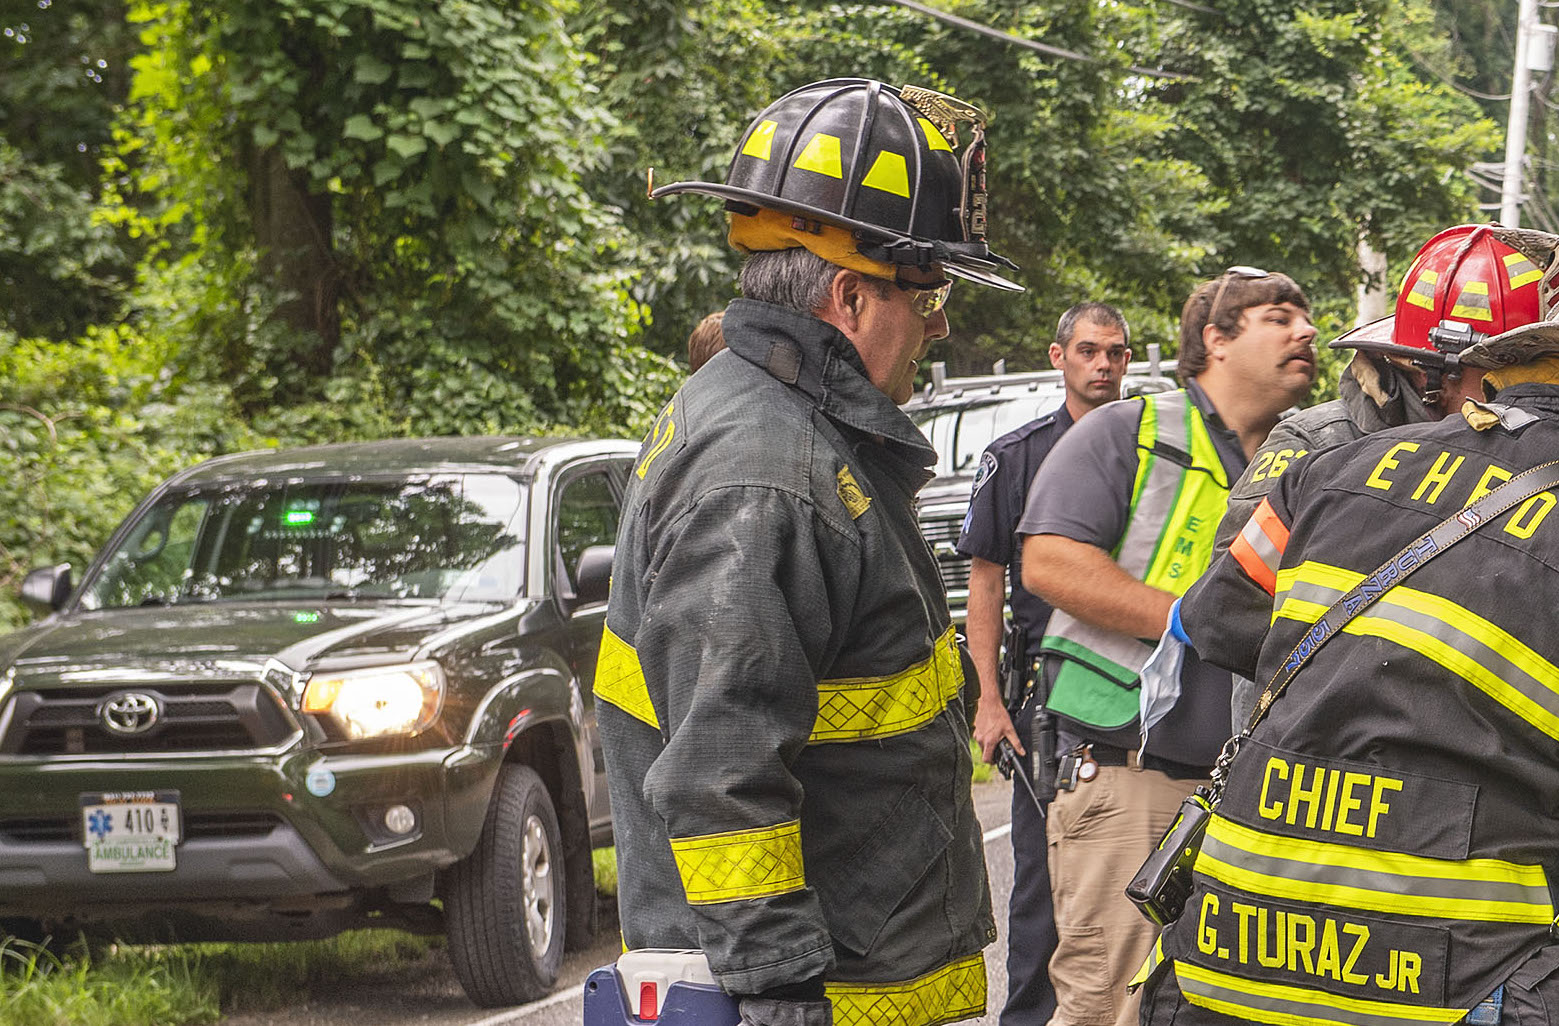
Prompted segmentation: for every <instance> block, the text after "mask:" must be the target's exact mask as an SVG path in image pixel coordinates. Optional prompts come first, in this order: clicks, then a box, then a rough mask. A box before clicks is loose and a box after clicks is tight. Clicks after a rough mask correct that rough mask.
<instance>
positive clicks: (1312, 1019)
mask: <svg viewBox="0 0 1559 1026" xmlns="http://www.w3.org/2000/svg"><path fill="white" fill-rule="evenodd" d="M1175 979H1176V982H1178V983H1179V985H1180V993H1182V994H1184V995H1185V998H1186V1000H1187V1001H1189V1002H1190V1003H1191V1004H1193V1005H1197V1006H1199V1007H1202V1008H1206V1009H1208V1010H1209V1011H1214V1012H1222V1013H1223V1014H1224V1015H1231V1016H1234V1017H1235V1018H1237V1019H1244V1020H1249V1021H1252V1022H1264V1023H1272V1024H1273V1026H1310V1024H1312V1023H1333V1024H1336V1026H1406V1024H1408V1023H1437V1022H1443V1023H1452V1022H1456V1021H1457V1020H1458V1019H1460V1018H1461V1017H1462V1016H1464V1015H1466V1014H1467V1009H1465V1008H1435V1007H1432V1006H1425V1005H1402V1004H1397V1003H1395V1002H1391V1001H1371V1000H1369V999H1367V998H1354V997H1343V996H1341V995H1338V994H1331V993H1328V992H1326V991H1323V990H1313V989H1311V988H1309V987H1293V986H1288V985H1285V984H1281V983H1260V982H1257V981H1256V980H1247V979H1244V978H1243V977H1239V976H1231V975H1229V974H1228V973H1221V972H1218V971H1216V970H1214V969H1206V968H1203V967H1202V966H1199V965H1192V964H1190V963H1188V962H1176V963H1175Z"/></svg>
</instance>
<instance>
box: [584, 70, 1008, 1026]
mask: <svg viewBox="0 0 1559 1026" xmlns="http://www.w3.org/2000/svg"><path fill="white" fill-rule="evenodd" d="M984 160H985V144H984V123H983V116H982V115H981V114H980V112H979V111H978V110H976V109H975V108H972V107H969V106H968V105H966V104H962V103H960V102H959V101H957V100H955V99H953V98H951V97H947V96H943V95H942V94H939V93H933V92H930V91H927V90H916V89H911V88H909V87H905V88H903V89H895V88H892V87H890V86H887V85H884V84H883V83H881V82H873V81H869V80H866V79H835V80H830V81H827V82H819V83H814V84H812V85H809V86H805V87H803V88H801V89H798V90H796V91H794V92H792V93H789V94H787V95H785V96H784V97H781V98H780V99H779V100H777V101H775V102H774V103H773V104H771V105H770V106H769V107H768V108H767V109H765V110H764V111H763V112H762V113H760V114H759V115H758V117H757V119H756V120H755V121H753V123H752V125H751V126H750V127H749V128H748V130H747V133H746V134H745V135H744V136H743V137H742V140H741V142H740V143H739V144H738V146H737V151H736V156H735V158H734V159H733V161H732V163H731V167H730V170H729V172H728V174H727V177H726V181H725V182H724V183H710V182H686V183H678V184H675V185H668V186H665V187H663V188H661V189H658V190H656V192H655V195H657V196H661V195H666V194H668V193H679V192H701V193H707V194H710V195H713V196H716V197H719V198H720V199H722V200H724V201H726V208H727V210H728V211H729V212H730V215H731V221H730V240H731V242H732V243H733V245H735V246H736V247H737V248H738V249H741V250H743V251H745V252H747V253H749V254H750V255H749V256H748V258H747V260H746V262H745V264H744V265H743V268H742V277H741V287H742V293H743V296H744V298H742V299H739V300H736V301H735V302H733V303H732V304H731V305H730V307H729V308H728V309H727V311H726V316H725V318H724V320H723V322H722V329H723V333H724V336H725V341H726V351H725V352H723V353H721V354H719V355H717V356H716V357H715V358H714V359H711V360H710V361H709V363H707V364H706V365H705V366H704V367H703V368H702V369H701V370H699V371H698V373H696V374H694V375H692V376H691V377H689V379H688V380H687V382H686V383H685V384H684V385H683V386H682V388H681V389H679V390H678V392H677V394H676V395H675V396H673V397H672V399H671V401H670V402H668V403H667V404H666V406H665V407H664V408H663V409H662V411H661V413H660V416H659V419H658V420H657V422H656V425H655V427H654V430H653V431H652V432H651V433H650V435H649V437H648V438H646V439H645V442H644V447H643V449H642V451H641V453H640V456H639V460H638V463H637V466H636V468H635V470H634V472H633V473H632V475H631V476H630V485H629V493H628V496H627V499H626V502H625V510H624V515H623V521H622V524H621V526H620V529H619V533H618V537H617V554H616V561H615V563H614V566H613V582H612V594H611V599H610V602H609V605H608V608H607V616H606V630H605V633H604V635H603V638H602V642H601V657H600V661H599V664H598V668H597V672H596V677H595V685H594V688H595V695H596V699H597V705H596V708H597V711H598V717H599V722H600V728H601V738H602V742H603V746H604V748H605V753H606V763H607V773H608V780H609V784H610V787H611V799H612V811H613V816H614V825H615V829H616V837H617V854H618V862H617V865H618V901H619V906H620V909H621V918H622V929H623V938H624V941H625V943H626V944H627V945H628V947H630V948H697V949H702V950H703V952H704V954H705V956H706V957H707V958H708V961H709V965H710V968H711V970H712V972H713V974H714V977H715V979H716V980H718V981H719V983H720V985H721V986H722V987H723V988H724V989H725V991H726V992H727V993H730V994H732V995H735V996H737V997H738V998H739V999H740V1007H741V1016H742V1020H743V1022H744V1023H746V1024H748V1026H828V1024H829V1023H830V1022H832V1021H834V1020H836V1019H837V1021H839V1022H840V1023H844V1024H856V1023H860V1024H865V1023H874V1022H893V1023H897V1024H900V1026H932V1024H937V1023H945V1022H955V1021H958V1020H960V1019H965V1018H971V1017H974V1016H978V1015H980V1014H982V1013H983V1012H984V1008H985V966H984V959H983V955H982V953H981V952H982V949H983V948H984V947H985V945H986V944H988V943H989V942H990V941H992V940H994V939H995V935H996V930H995V923H994V920H993V917H992V916H991V911H990V894H989V890H988V888H987V886H986V877H985V864H984V860H983V849H982V846H981V839H980V825H979V823H978V821H977V820H976V819H975V816H974V804H973V801H972V798H971V794H970V773H971V769H972V765H971V762H970V757H969V726H968V721H967V718H966V714H965V712H964V709H963V701H962V698H961V692H962V688H963V673H962V668H961V660H960V656H959V649H958V647H957V643H956V636H955V634H954V632H953V628H952V624H951V618H950V616H949V614H948V610H947V600H946V595H945V594H944V592H943V591H942V586H941V581H940V578H939V577H938V574H937V568H936V563H935V561H934V559H933V557H932V554H931V552H930V550H929V549H928V548H927V547H926V544H925V541H924V540H923V539H922V538H921V535H920V528H919V523H918V521H917V519H916V515H915V494H916V492H917V491H918V490H919V489H920V488H921V487H922V486H923V485H925V483H926V482H927V481H929V480H930V478H931V476H932V475H931V471H930V469H929V468H930V467H932V466H933V465H934V464H935V462H936V452H935V450H934V449H932V447H931V446H930V444H929V443H928V442H927V441H926V439H925V437H924V436H923V435H922V434H921V433H920V431H919V430H918V429H917V428H916V427H915V425H914V423H913V422H912V421H910V419H909V418H908V417H907V416H905V415H904V413H903V411H902V410H900V409H899V405H898V404H900V403H902V402H904V401H905V400H907V399H908V398H909V397H910V394H911V392H912V391H913V387H914V377H915V371H916V361H917V360H919V359H920V358H922V357H923V356H924V355H925V352H926V349H927V347H928V346H929V345H930V343H931V342H933V341H934V340H936V339H938V338H942V337H944V336H945V335H946V334H947V333H948V321H947V314H946V312H945V311H944V309H943V306H944V304H945V303H946V301H947V299H948V295H949V293H950V291H951V289H952V287H953V280H954V279H955V278H956V279H962V280H965V281H970V282H974V283H977V284H981V285H987V286H992V287H996V288H1002V289H1009V290H1015V289H1017V288H1018V286H1016V285H1014V284H1013V283H1012V282H1010V281H1008V280H1007V279H1006V278H1004V277H1002V274H1001V273H1000V272H1001V269H1002V261H1001V260H1000V258H998V257H996V256H995V255H994V254H992V253H991V251H990V249H989V248H988V247H987V245H986V242H985V238H984V231H985V219H986V209H985V200H986V196H985V164H984Z"/></svg>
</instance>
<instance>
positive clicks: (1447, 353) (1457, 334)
mask: <svg viewBox="0 0 1559 1026" xmlns="http://www.w3.org/2000/svg"><path fill="white" fill-rule="evenodd" d="M1491 337H1492V336H1490V335H1485V334H1484V333H1483V332H1481V331H1473V330H1472V325H1470V324H1462V323H1461V322H1460V321H1441V322H1440V323H1439V324H1438V325H1436V326H1435V327H1433V328H1430V329H1429V342H1430V344H1431V345H1433V346H1434V347H1435V355H1434V356H1433V357H1428V356H1426V357H1424V358H1421V359H1418V358H1415V359H1414V360H1413V363H1414V365H1415V366H1418V367H1422V368H1423V369H1424V394H1423V395H1422V396H1420V397H1419V398H1420V399H1422V400H1423V403H1424V405H1425V406H1438V405H1439V404H1440V399H1441V398H1442V396H1443V393H1444V390H1445V379H1446V378H1447V377H1455V376H1458V375H1460V374H1461V369H1462V360H1461V354H1462V352H1463V351H1464V350H1465V349H1467V348H1468V347H1469V346H1474V345H1477V344H1478V343H1480V342H1487V341H1488V340H1489V339H1490V338H1491Z"/></svg>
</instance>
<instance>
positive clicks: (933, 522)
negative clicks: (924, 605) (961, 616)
mask: <svg viewBox="0 0 1559 1026" xmlns="http://www.w3.org/2000/svg"><path fill="white" fill-rule="evenodd" d="M962 529H963V511H962V510H959V511H958V512H956V513H951V514H944V513H940V512H932V513H927V514H925V515H923V516H922V517H921V520H920V532H921V534H923V535H924V536H925V539H926V544H927V545H930V546H931V553H932V555H934V556H936V566H937V573H938V574H940V575H941V577H942V588H943V590H944V591H946V592H947V593H948V596H949V598H953V597H954V593H955V592H956V593H958V595H959V596H960V597H961V596H962V595H963V594H965V593H967V592H968V591H969V557H968V556H961V555H959V554H958V536H959V533H960V531H961V530H962ZM957 604H958V605H959V606H962V604H963V603H962V602H961V601H960V602H958V603H957Z"/></svg>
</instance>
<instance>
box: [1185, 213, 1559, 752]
mask: <svg viewBox="0 0 1559 1026" xmlns="http://www.w3.org/2000/svg"><path fill="white" fill-rule="evenodd" d="M1556 241H1559V240H1556V239H1555V237H1554V236H1552V235H1550V234H1548V233H1547V232H1538V231H1532V230H1529V229H1511V228H1503V227H1501V226H1499V225H1471V224H1465V225H1458V226H1456V227H1454V228H1447V229H1446V230H1445V231H1442V232H1440V233H1439V234H1437V235H1435V237H1434V238H1432V239H1430V240H1429V241H1428V242H1426V243H1425V244H1424V246H1423V248H1421V249H1420V250H1419V252H1418V256H1417V257H1416V258H1415V259H1414V263H1413V269H1412V270H1411V271H1410V272H1409V274H1408V275H1407V278H1406V280H1404V282H1403V286H1402V290H1401V292H1400V294H1399V296H1398V298H1397V305H1396V311H1395V313H1393V314H1392V315H1391V316H1389V317H1383V318H1381V319H1380V320H1377V321H1372V322H1370V323H1369V324H1365V325H1362V326H1360V327H1358V328H1355V329H1354V330H1352V331H1350V332H1348V333H1347V334H1345V335H1343V336H1341V337H1340V338H1338V339H1337V340H1335V341H1334V342H1332V343H1331V348H1333V349H1349V348H1351V349H1354V350H1355V353H1354V357H1353V361H1352V362H1351V363H1350V364H1349V365H1348V367H1347V368H1346V369H1345V370H1344V371H1343V374H1342V379H1341V380H1340V381H1339V382H1338V386H1337V387H1338V392H1340V393H1341V394H1340V396H1339V397H1338V398H1336V399H1333V400H1331V401H1330V402H1325V403H1321V404H1319V405H1316V406H1312V407H1310V408H1309V409H1306V410H1301V411H1299V412H1298V413H1296V414H1294V415H1293V416H1292V417H1285V418H1284V419H1283V420H1281V421H1279V422H1278V425H1277V427H1275V428H1273V429H1272V433H1271V434H1270V435H1268V436H1267V440H1266V442H1265V443H1264V444H1263V445H1262V446H1261V448H1260V449H1259V450H1258V451H1257V452H1256V455H1255V456H1253V457H1252V458H1251V461H1250V466H1248V467H1246V468H1245V473H1244V474H1243V475H1241V477H1240V479H1239V480H1238V481H1237V482H1235V484H1234V488H1233V489H1232V490H1231V491H1230V493H1229V508H1228V512H1227V513H1225V514H1224V518H1223V522H1222V523H1221V524H1219V525H1218V536H1217V539H1216V540H1215V541H1214V543H1213V556H1214V558H1216V557H1218V556H1221V555H1222V554H1223V553H1224V552H1225V551H1226V550H1227V549H1228V548H1229V546H1230V544H1232V543H1233V542H1234V540H1235V538H1236V537H1237V536H1238V535H1239V534H1240V532H1241V530H1243V529H1244V528H1245V526H1246V525H1247V524H1248V523H1249V522H1250V518H1251V514H1252V513H1254V512H1255V511H1256V506H1257V505H1258V504H1259V503H1260V502H1261V500H1262V499H1263V498H1265V497H1266V494H1267V493H1268V492H1269V491H1271V490H1272V489H1273V487H1275V486H1276V485H1277V483H1278V479H1279V478H1280V477H1282V476H1283V472H1284V471H1285V470H1287V469H1288V468H1289V467H1290V466H1291V465H1292V464H1294V463H1296V462H1297V461H1298V460H1300V459H1301V458H1302V457H1304V456H1305V455H1307V454H1308V453H1312V452H1317V451H1319V450H1321V449H1326V448H1329V447H1331V446H1333V445H1341V444H1342V443H1344V442H1351V441H1354V440H1355V439H1358V438H1363V437H1364V436H1365V435H1369V434H1373V433H1375V432H1376V431H1383V430H1385V429H1386V428H1393V427H1402V426H1403V425H1406V424H1427V423H1431V422H1433V421H1437V420H1439V419H1440V418H1442V417H1444V416H1446V415H1447V414H1449V413H1455V412H1456V411H1458V410H1460V409H1461V406H1462V403H1463V402H1465V401H1466V400H1467V399H1482V398H1483V391H1482V384H1483V370H1482V369H1481V368H1478V367H1470V366H1464V365H1462V364H1461V362H1460V361H1459V360H1457V359H1456V354H1455V351H1454V349H1452V348H1450V347H1452V346H1454V345H1455V344H1456V343H1455V340H1454V339H1451V338H1449V337H1446V338H1445V339H1443V340H1442V341H1439V342H1435V341H1431V340H1430V336H1429V331H1430V329H1431V328H1433V327H1435V326H1436V324H1437V321H1436V320H1435V319H1434V317H1433V314H1432V309H1431V307H1432V300H1433V299H1434V297H1435V296H1436V294H1438V295H1440V296H1442V297H1443V296H1445V295H1447V294H1449V293H1450V292H1451V291H1452V289H1453V288H1454V287H1455V286H1456V285H1457V283H1459V282H1460V281H1462V280H1466V281H1487V282H1491V283H1492V287H1493V289H1494V292H1493V294H1492V295H1493V299H1494V302H1492V303H1490V302H1485V303H1484V304H1483V305H1473V306H1468V307H1466V308H1465V310H1464V314H1465V316H1466V320H1467V323H1468V324H1470V325H1473V326H1475V327H1476V328H1478V330H1480V331H1483V332H1485V333H1493V334H1498V332H1499V331H1502V330H1505V329H1506V328H1511V327H1516V326H1518V325H1520V324H1525V323H1527V322H1528V321H1531V320H1532V319H1534V318H1535V317H1536V316H1537V308H1536V305H1535V303H1536V300H1535V298H1534V297H1535V291H1534V290H1532V289H1526V291H1525V292H1522V291H1521V290H1522V289H1523V288H1524V287H1525V286H1527V285H1531V284H1533V283H1534V282H1535V281H1536V280H1537V279H1536V278H1535V277H1534V275H1535V274H1536V273H1537V267H1536V265H1535V264H1533V262H1532V261H1533V259H1535V258H1536V257H1534V256H1528V255H1526V254H1527V253H1532V254H1536V255H1538V256H1542V255H1546V254H1547V253H1550V252H1552V251H1553V248H1554V244H1555V242H1556ZM1469 243H1470V245H1469ZM1495 261H1497V262H1498V266H1495V263H1494V262H1495ZM1508 267H1515V268H1517V269H1518V273H1516V274H1511V273H1507V271H1506V270H1505V268H1508ZM1426 271H1427V272H1429V274H1430V275H1433V279H1434V280H1433V281H1426V280H1425V274H1424V272H1426ZM1496 272H1498V273H1496ZM1523 276H1524V280H1523ZM1511 282H1519V283H1520V284H1518V285H1516V286H1514V287H1512V286H1511ZM1426 290H1427V291H1426ZM1453 306H1454V304H1453ZM1448 309H1449V308H1448ZM1247 547H1248V545H1247ZM1255 701H1256V688H1255V685H1253V684H1252V683H1251V682H1250V681H1248V680H1245V679H1244V678H1243V677H1237V678H1235V683H1234V702H1233V708H1232V709H1231V713H1232V725H1233V726H1234V727H1235V728H1239V727H1241V726H1243V725H1244V723H1245V719H1246V717H1247V716H1249V715H1250V710H1251V707H1252V705H1254V703H1255Z"/></svg>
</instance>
